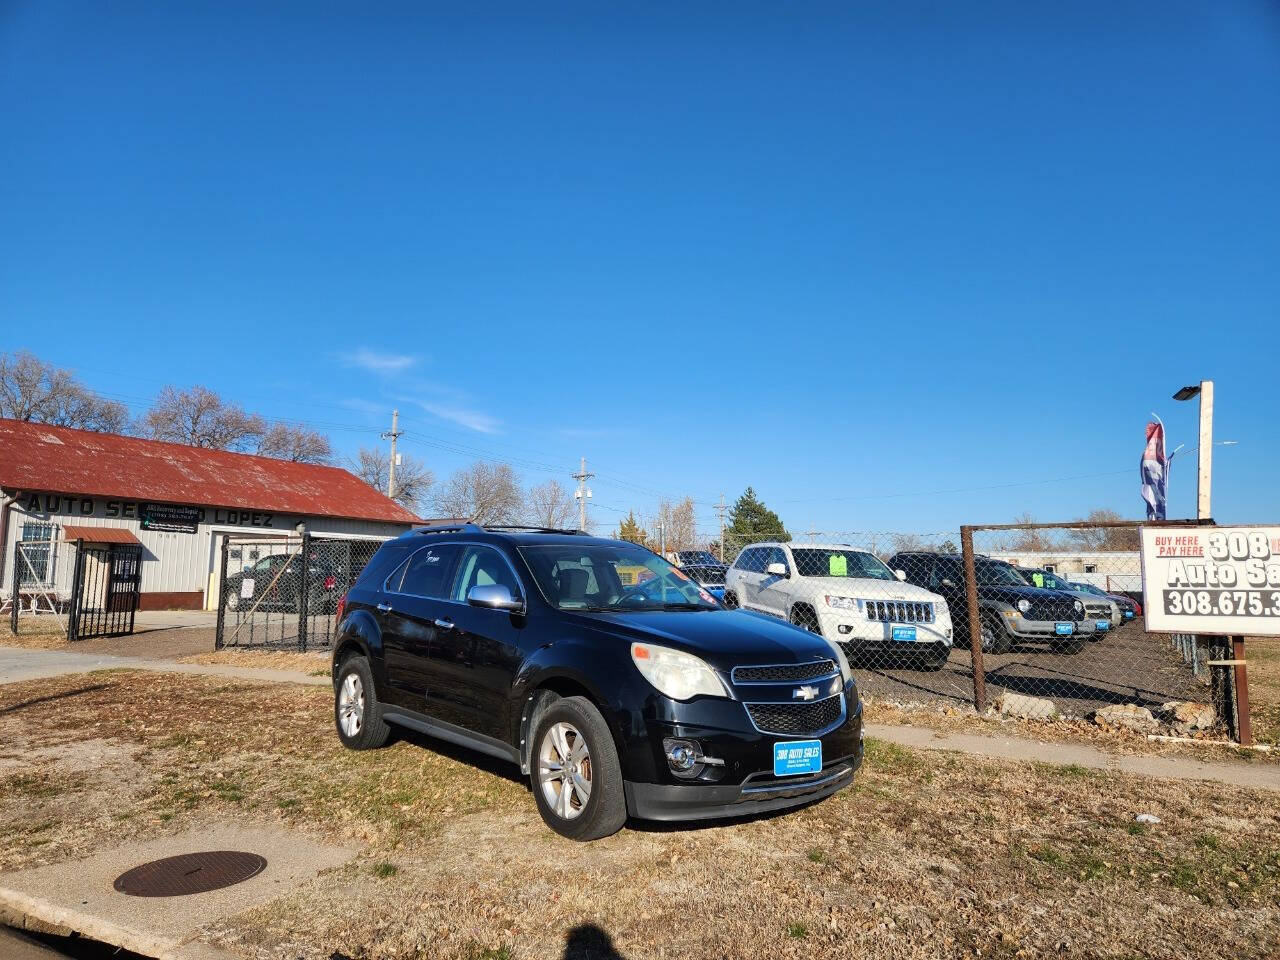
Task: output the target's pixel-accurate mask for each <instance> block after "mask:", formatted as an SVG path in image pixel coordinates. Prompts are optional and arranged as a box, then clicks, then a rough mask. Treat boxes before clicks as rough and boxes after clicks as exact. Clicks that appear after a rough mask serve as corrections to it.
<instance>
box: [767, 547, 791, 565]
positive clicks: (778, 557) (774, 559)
mask: <svg viewBox="0 0 1280 960" xmlns="http://www.w3.org/2000/svg"><path fill="white" fill-rule="evenodd" d="M771 563H780V564H782V565H783V566H784V567H786V568H787V569H788V570H790V569H791V564H789V563H787V552H786V551H785V550H783V549H782V548H781V547H770V548H769V559H768V560H767V561H765V566H768V565H769V564H771Z"/></svg>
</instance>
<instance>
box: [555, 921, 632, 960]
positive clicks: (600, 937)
mask: <svg viewBox="0 0 1280 960" xmlns="http://www.w3.org/2000/svg"><path fill="white" fill-rule="evenodd" d="M563 960H626V958H625V957H623V955H622V954H620V953H619V952H618V951H617V948H615V947H614V945H613V938H612V937H610V936H609V934H607V933H605V932H604V931H603V930H601V929H600V928H599V927H597V926H596V925H595V924H594V923H584V924H582V925H581V926H578V927H574V928H573V929H572V930H570V931H569V933H568V935H567V936H566V937H565V938H564V957H563Z"/></svg>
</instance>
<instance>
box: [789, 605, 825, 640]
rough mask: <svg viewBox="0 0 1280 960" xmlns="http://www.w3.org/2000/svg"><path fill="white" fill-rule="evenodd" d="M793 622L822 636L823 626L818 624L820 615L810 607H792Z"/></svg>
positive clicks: (802, 628)
mask: <svg viewBox="0 0 1280 960" xmlns="http://www.w3.org/2000/svg"><path fill="white" fill-rule="evenodd" d="M790 620H791V624H792V626H796V627H799V628H800V629H801V630H808V631H809V632H810V633H816V634H817V635H818V636H822V627H820V626H818V615H817V614H816V613H814V612H813V611H812V610H811V609H810V608H809V607H804V606H800V605H798V604H797V605H796V606H794V607H792V608H791V617H790Z"/></svg>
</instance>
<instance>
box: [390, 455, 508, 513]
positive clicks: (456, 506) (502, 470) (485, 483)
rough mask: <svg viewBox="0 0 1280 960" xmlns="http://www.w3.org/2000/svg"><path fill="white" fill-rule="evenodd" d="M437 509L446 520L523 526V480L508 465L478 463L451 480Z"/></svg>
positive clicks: (435, 503) (441, 491)
mask: <svg viewBox="0 0 1280 960" xmlns="http://www.w3.org/2000/svg"><path fill="white" fill-rule="evenodd" d="M396 479H397V480H399V473H398V472H397V475H396ZM434 507H435V510H436V512H437V513H438V514H439V515H440V516H442V517H458V518H465V519H467V520H470V521H472V522H474V523H494V524H498V523H519V522H520V515H521V513H522V512H523V510H524V497H523V496H522V495H521V493H520V478H519V477H517V476H516V472H515V471H514V470H513V469H511V467H510V465H508V464H505V463H499V464H497V465H493V466H491V465H490V464H488V463H485V462H484V461H483V460H477V461H476V462H475V463H473V464H472V465H471V466H469V467H466V468H465V469H462V470H459V471H457V472H456V473H455V474H453V476H451V477H450V478H449V480H448V481H447V482H446V483H445V485H444V487H443V489H441V490H440V491H439V492H438V493H437V494H436V497H435V501H434Z"/></svg>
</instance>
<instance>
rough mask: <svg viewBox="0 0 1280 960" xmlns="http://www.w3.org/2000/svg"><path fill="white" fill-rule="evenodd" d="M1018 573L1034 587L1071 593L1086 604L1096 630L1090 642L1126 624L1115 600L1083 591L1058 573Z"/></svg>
mask: <svg viewBox="0 0 1280 960" xmlns="http://www.w3.org/2000/svg"><path fill="white" fill-rule="evenodd" d="M1017 570H1018V572H1019V573H1020V574H1022V576H1023V577H1024V578H1025V579H1026V581H1027V583H1029V584H1031V585H1032V586H1033V587H1043V588H1044V589H1046V590H1058V591H1060V592H1062V593H1069V594H1071V596H1072V597H1074V598H1075V599H1076V600H1079V601H1080V602H1081V603H1083V604H1084V612H1085V617H1086V618H1087V619H1089V620H1092V621H1093V623H1094V626H1095V628H1096V629H1095V630H1094V633H1093V635H1092V636H1090V637H1089V639H1090V640H1101V639H1102V637H1103V635H1104V634H1106V633H1108V632H1109V631H1111V630H1114V629H1115V628H1116V627H1118V626H1120V624H1122V623H1123V622H1124V614H1123V613H1121V611H1120V605H1119V604H1118V603H1116V602H1115V601H1114V600H1111V599H1109V598H1107V597H1100V596H1098V595H1097V594H1096V593H1090V592H1089V591H1087V590H1081V589H1080V588H1079V587H1077V586H1076V585H1075V584H1074V583H1071V582H1070V581H1069V580H1065V579H1063V578H1062V577H1060V576H1058V575H1057V574H1056V573H1050V572H1049V571H1048V570H1030V569H1028V568H1026V567H1018V568H1017Z"/></svg>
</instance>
